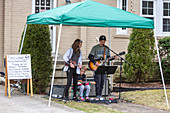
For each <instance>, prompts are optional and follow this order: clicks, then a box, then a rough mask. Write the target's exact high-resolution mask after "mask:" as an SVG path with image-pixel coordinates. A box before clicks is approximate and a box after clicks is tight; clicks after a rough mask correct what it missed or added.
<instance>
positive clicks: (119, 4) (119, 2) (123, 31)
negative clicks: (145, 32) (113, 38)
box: [116, 0, 128, 35]
mask: <svg viewBox="0 0 170 113" xmlns="http://www.w3.org/2000/svg"><path fill="white" fill-rule="evenodd" d="M122 5H123V4H122V0H117V8H119V9H122ZM126 11H128V0H126ZM116 34H118V35H127V28H126V29H122V28H116Z"/></svg>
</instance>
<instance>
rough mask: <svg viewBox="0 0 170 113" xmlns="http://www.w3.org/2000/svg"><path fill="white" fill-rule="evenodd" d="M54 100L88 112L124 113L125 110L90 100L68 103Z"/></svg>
mask: <svg viewBox="0 0 170 113" xmlns="http://www.w3.org/2000/svg"><path fill="white" fill-rule="evenodd" d="M52 101H55V102H57V103H59V104H63V105H66V106H68V107H71V108H75V109H78V110H81V111H84V112H87V113H123V112H119V111H116V110H113V109H111V108H107V107H105V106H103V105H100V104H93V103H89V102H81V103H79V102H74V101H71V102H67V103H66V104H64V102H63V101H58V99H54V98H52Z"/></svg>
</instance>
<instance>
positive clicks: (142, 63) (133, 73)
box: [123, 29, 156, 82]
mask: <svg viewBox="0 0 170 113" xmlns="http://www.w3.org/2000/svg"><path fill="white" fill-rule="evenodd" d="M154 42H155V41H154V37H153V30H151V29H133V30H132V34H131V36H130V42H129V45H128V53H127V54H126V55H125V59H126V60H127V61H128V62H129V63H131V64H132V65H129V64H127V63H124V64H123V68H124V77H125V78H126V79H127V81H128V82H146V81H148V80H149V78H151V77H152V76H153V74H154V65H155V63H154V58H155V54H156V51H155V50H154Z"/></svg>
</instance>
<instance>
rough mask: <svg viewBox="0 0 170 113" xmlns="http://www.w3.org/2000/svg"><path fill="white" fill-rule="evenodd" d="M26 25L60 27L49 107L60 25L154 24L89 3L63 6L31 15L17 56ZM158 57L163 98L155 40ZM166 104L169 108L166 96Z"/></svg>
mask: <svg viewBox="0 0 170 113" xmlns="http://www.w3.org/2000/svg"><path fill="white" fill-rule="evenodd" d="M27 24H48V25H60V29H59V33H58V41H57V47H56V55H55V62H54V67H53V76H52V82H51V90H50V98H49V104H48V106H49V107H50V103H51V94H52V88H53V82H54V75H55V68H56V63H57V56H58V50H59V42H60V36H61V29H62V25H73V26H93V27H118V28H145V29H154V22H153V21H152V20H150V19H147V18H143V17H140V16H138V15H135V14H133V13H130V12H127V11H124V10H120V9H117V8H115V7H111V6H108V5H104V4H101V3H98V2H94V1H91V0H87V1H83V2H77V3H73V4H69V5H65V6H60V7H58V8H54V9H51V10H48V11H45V12H41V13H37V14H32V15H29V16H28V17H27V22H26V26H25V31H24V35H23V39H22V43H21V49H20V54H21V51H22V46H23V42H24V37H25V33H26V28H27ZM155 42H156V48H157V54H158V59H159V65H160V71H161V76H162V81H163V86H164V91H165V95H166V89H165V84H164V78H163V73H162V67H161V62H160V58H159V51H158V46H157V40H156V37H155ZM166 101H167V105H168V100H167V95H166Z"/></svg>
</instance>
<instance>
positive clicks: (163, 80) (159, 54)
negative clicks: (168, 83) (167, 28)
mask: <svg viewBox="0 0 170 113" xmlns="http://www.w3.org/2000/svg"><path fill="white" fill-rule="evenodd" d="M154 38H155V44H156V50H157V55H158V61H159V67H160V72H161V77H162V83H163V87H164V92H165V97H166V104H167V106H168V107H169V103H168V97H167V93H166V88H165V82H164V76H163V72H162V66H161V60H160V54H159V49H158V42H157V39H156V36H155V37H154Z"/></svg>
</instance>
